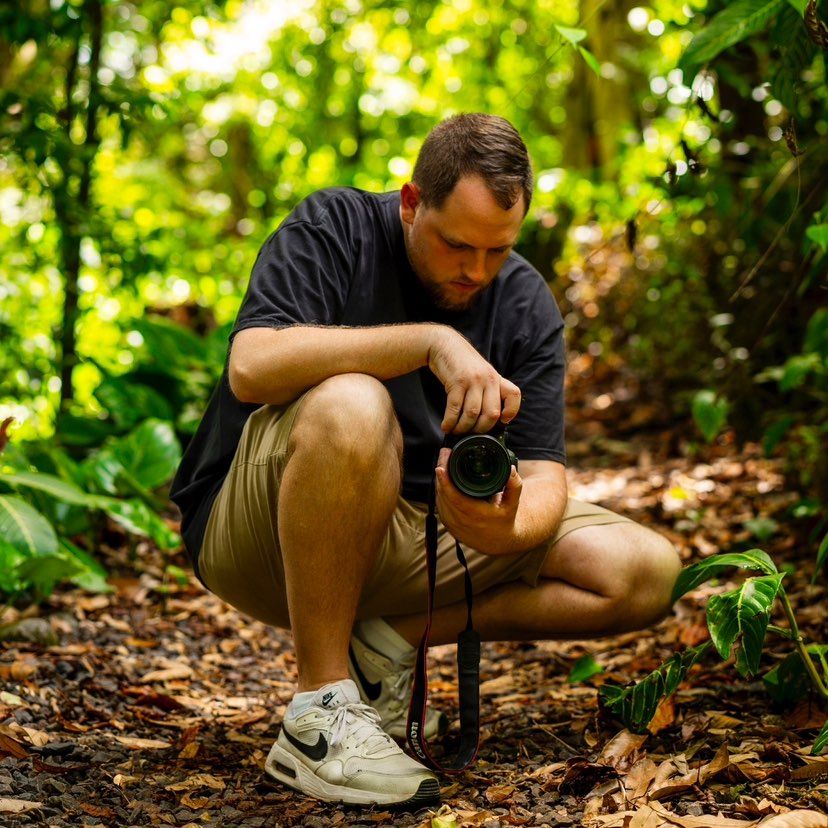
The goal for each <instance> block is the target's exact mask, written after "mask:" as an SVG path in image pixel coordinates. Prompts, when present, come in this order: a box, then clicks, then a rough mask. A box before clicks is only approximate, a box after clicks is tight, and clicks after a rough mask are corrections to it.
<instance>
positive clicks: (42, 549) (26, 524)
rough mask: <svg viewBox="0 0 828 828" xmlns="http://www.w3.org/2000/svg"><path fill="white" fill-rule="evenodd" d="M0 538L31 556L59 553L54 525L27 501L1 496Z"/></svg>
mask: <svg viewBox="0 0 828 828" xmlns="http://www.w3.org/2000/svg"><path fill="white" fill-rule="evenodd" d="M0 538H3V539H4V540H5V541H7V542H8V543H10V544H11V545H12V546H14V547H16V548H17V549H19V550H20V551H21V552H26V553H28V554H29V555H45V554H50V553H53V552H55V551H57V546H58V541H57V535H55V530H54V529H53V528H52V524H51V523H49V521H48V520H46V518H45V517H43V515H41V514H40V512H38V511H37V510H36V509H33V508H32V507H31V506H30V505H29V504H28V503H26V501H25V500H21V499H20V498H19V497H10V496H8V495H0Z"/></svg>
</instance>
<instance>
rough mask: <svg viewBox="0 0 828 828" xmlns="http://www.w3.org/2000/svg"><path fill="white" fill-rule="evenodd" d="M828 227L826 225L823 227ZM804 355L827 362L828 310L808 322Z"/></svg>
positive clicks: (817, 313) (817, 314)
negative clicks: (817, 356) (817, 355)
mask: <svg viewBox="0 0 828 828" xmlns="http://www.w3.org/2000/svg"><path fill="white" fill-rule="evenodd" d="M825 226H826V227H828V224H826V225H825ZM803 350H804V351H805V352H806V353H814V354H819V355H820V356H821V357H822V358H823V359H824V360H826V361H828V310H826V309H825V308H820V309H819V310H818V311H817V312H816V313H815V314H814V315H813V316H812V317H811V318H810V319H809V320H808V327H807V328H806V329H805V347H804V348H803Z"/></svg>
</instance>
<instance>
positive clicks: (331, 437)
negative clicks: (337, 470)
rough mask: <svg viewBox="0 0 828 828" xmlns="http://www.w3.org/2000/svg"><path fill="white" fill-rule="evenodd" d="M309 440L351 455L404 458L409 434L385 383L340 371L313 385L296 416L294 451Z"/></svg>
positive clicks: (291, 448) (291, 444) (353, 458)
mask: <svg viewBox="0 0 828 828" xmlns="http://www.w3.org/2000/svg"><path fill="white" fill-rule="evenodd" d="M305 441H307V443H308V444H310V445H315V446H322V445H325V446H327V447H328V448H329V449H330V450H332V451H335V452H336V453H337V454H338V456H340V457H342V458H348V459H349V460H351V461H356V462H359V461H365V462H368V463H376V462H378V460H380V459H382V458H384V457H390V458H394V459H396V462H397V463H399V464H400V465H401V464H402V452H403V437H402V431H401V429H400V425H399V422H398V421H397V417H396V414H395V412H394V404H393V402H392V400H391V396H390V394H389V393H388V391H387V390H386V388H385V386H384V385H383V384H382V383H381V382H380V381H379V380H378V379H376V378H375V377H371V376H369V375H368V374H338V375H336V376H333V377H329V378H328V379H326V380H324V381H323V382H321V383H319V385H317V386H315V387H314V388H311V389H310V391H308V392H307V394H306V395H305V399H304V400H303V401H302V404H301V407H300V409H299V412H298V414H297V416H296V421H295V422H294V425H293V429H292V431H291V436H290V440H289V442H288V455H291V454H293V452H294V451H295V449H296V447H297V446H298V445H300V444H302V443H304V442H305Z"/></svg>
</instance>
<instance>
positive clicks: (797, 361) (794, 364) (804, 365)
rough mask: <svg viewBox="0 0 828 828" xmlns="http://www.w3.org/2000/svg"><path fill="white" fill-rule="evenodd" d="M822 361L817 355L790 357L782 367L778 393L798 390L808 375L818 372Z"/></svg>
mask: <svg viewBox="0 0 828 828" xmlns="http://www.w3.org/2000/svg"><path fill="white" fill-rule="evenodd" d="M821 364H822V359H821V358H820V355H819V354H815V353H811V354H797V355H796V356H792V357H791V358H790V359H789V360H788V361H787V362H786V363H785V365H784V368H783V371H782V378H781V379H780V380H779V390H780V391H791V390H792V389H794V388H799V386H800V385H802V384H803V383H804V382H805V380H806V379H808V375H809V374H811V373H813V372H814V371H817V370H819V368H820V366H821Z"/></svg>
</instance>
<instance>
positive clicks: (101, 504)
mask: <svg viewBox="0 0 828 828" xmlns="http://www.w3.org/2000/svg"><path fill="white" fill-rule="evenodd" d="M94 500H95V505H96V506H97V507H98V508H99V509H103V511H105V512H106V513H107V514H108V515H109V516H110V517H111V518H112V519H113V520H114V521H115V522H116V523H118V524H120V525H121V526H123V528H124V529H126V530H127V532H131V533H132V534H134V535H141V536H143V537H149V538H152V540H153V541H155V543H156V544H157V545H158V547H159V548H160V549H175V548H177V547H178V546H179V545H180V543H181V540H180V538H179V537H178V535H177V534H176V533H175V532H173V531H171V530H170V529H169V527H168V526H167V524H166V523H164V521H163V520H161V518H160V517H158V515H156V514H155V513H154V512H152V511H150V509H149V508H147V505H146V504H145V503H142V502H141V501H140V500H119V499H118V498H115V497H105V496H103V495H101V496H96V497H95V498H94Z"/></svg>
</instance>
